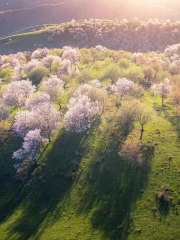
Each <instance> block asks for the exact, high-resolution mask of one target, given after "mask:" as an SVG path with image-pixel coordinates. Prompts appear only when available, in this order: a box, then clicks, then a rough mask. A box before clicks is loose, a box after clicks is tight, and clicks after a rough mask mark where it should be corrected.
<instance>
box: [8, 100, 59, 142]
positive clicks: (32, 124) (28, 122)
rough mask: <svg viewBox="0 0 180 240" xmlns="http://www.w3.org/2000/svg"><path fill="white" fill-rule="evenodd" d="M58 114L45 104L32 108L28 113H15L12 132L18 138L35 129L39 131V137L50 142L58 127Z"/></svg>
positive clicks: (54, 109)
mask: <svg viewBox="0 0 180 240" xmlns="http://www.w3.org/2000/svg"><path fill="white" fill-rule="evenodd" d="M60 116H61V115H60V112H59V111H57V110H56V108H55V107H54V106H52V105H50V104H49V103H47V102H44V103H42V104H40V105H36V106H34V107H33V108H32V109H30V110H29V111H28V110H26V111H20V112H18V113H17V115H16V117H15V121H14V125H13V131H14V132H15V133H16V134H17V135H18V136H20V137H25V136H26V134H27V133H28V132H29V131H31V130H35V129H40V130H41V135H42V136H43V137H45V138H48V139H49V141H51V139H50V138H51V134H52V132H53V131H54V130H55V129H56V128H58V127H60V121H61V118H60Z"/></svg>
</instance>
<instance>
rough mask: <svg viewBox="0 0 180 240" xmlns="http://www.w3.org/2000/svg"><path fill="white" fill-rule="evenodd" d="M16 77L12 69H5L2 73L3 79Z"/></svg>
mask: <svg viewBox="0 0 180 240" xmlns="http://www.w3.org/2000/svg"><path fill="white" fill-rule="evenodd" d="M13 75H14V72H13V70H12V69H11V68H5V69H3V70H2V71H1V74H0V76H1V78H3V79H6V78H8V77H12V76H13Z"/></svg>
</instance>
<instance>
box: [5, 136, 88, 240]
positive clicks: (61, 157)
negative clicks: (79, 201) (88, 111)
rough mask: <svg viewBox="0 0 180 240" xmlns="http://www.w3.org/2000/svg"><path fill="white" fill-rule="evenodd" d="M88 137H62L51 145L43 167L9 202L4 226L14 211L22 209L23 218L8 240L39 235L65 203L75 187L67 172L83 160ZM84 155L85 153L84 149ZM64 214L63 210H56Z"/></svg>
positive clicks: (41, 163)
mask: <svg viewBox="0 0 180 240" xmlns="http://www.w3.org/2000/svg"><path fill="white" fill-rule="evenodd" d="M84 138H85V136H84V135H82V134H81V135H77V134H61V135H60V136H59V137H58V138H57V139H56V141H55V142H54V143H52V144H50V145H49V147H48V148H49V149H48V151H46V154H45V156H43V158H42V159H41V161H40V165H39V167H38V168H37V169H36V170H35V171H33V173H32V175H31V177H30V178H29V179H28V181H26V182H25V183H22V184H21V185H20V184H19V185H18V186H17V188H16V192H15V194H14V195H13V197H12V196H11V198H10V199H9V201H8V203H4V206H2V208H4V207H6V208H7V216H3V217H2V219H1V223H2V222H4V221H5V220H8V218H10V217H11V216H12V214H13V212H14V211H15V210H16V209H18V208H20V210H19V212H21V214H20V216H18V217H17V219H16V221H13V223H12V224H10V226H9V227H8V230H7V231H8V232H7V237H6V239H7V240H19V239H23V240H26V239H29V238H30V237H32V236H34V239H38V238H35V234H37V232H38V231H39V229H40V225H41V224H42V223H43V221H44V220H45V218H46V217H47V216H50V215H51V214H53V211H54V209H55V208H56V207H57V205H58V204H60V203H61V201H63V198H64V196H65V195H66V194H68V190H69V189H70V188H71V186H72V183H73V181H72V179H71V178H69V177H67V175H66V171H67V169H68V167H69V165H70V163H71V161H72V158H73V159H74V158H75V159H76V161H79V162H80V161H81V154H80V155H79V154H78V153H77V150H78V149H80V148H81V146H82V144H83V143H82V142H84V141H85V140H84V141H83V139H84ZM81 153H82V150H81ZM56 211H59V214H58V216H59V215H61V208H58V210H57V208H56Z"/></svg>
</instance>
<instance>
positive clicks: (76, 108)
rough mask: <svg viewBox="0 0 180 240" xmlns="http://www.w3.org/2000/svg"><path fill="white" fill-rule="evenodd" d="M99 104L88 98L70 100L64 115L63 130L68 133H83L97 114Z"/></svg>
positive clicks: (80, 97) (82, 96) (81, 96)
mask: <svg viewBox="0 0 180 240" xmlns="http://www.w3.org/2000/svg"><path fill="white" fill-rule="evenodd" d="M99 111H100V104H99V102H98V101H95V102H93V101H91V99H90V98H89V97H88V96H84V95H80V96H79V97H78V98H71V99H70V103H69V105H68V111H67V112H66V114H65V128H66V130H67V131H68V132H77V133H80V132H83V131H86V130H87V129H88V128H90V126H91V123H92V121H93V120H94V117H95V116H96V115H97V114H99Z"/></svg>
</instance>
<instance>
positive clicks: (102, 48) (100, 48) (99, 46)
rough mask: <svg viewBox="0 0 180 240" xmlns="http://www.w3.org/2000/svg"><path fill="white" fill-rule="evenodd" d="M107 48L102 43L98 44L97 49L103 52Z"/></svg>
mask: <svg viewBox="0 0 180 240" xmlns="http://www.w3.org/2000/svg"><path fill="white" fill-rule="evenodd" d="M106 49H107V48H106V47H103V46H101V45H98V46H96V50H97V51H98V52H100V53H103V52H104V51H105V50H106Z"/></svg>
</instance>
